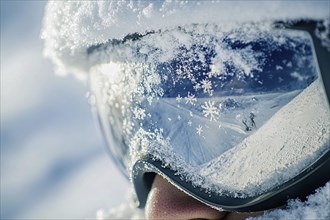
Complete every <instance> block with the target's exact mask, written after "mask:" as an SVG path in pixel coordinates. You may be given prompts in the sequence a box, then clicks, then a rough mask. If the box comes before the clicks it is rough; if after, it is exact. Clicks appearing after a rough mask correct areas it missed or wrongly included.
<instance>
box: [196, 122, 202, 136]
mask: <svg viewBox="0 0 330 220" xmlns="http://www.w3.org/2000/svg"><path fill="white" fill-rule="evenodd" d="M202 132H203V127H202V126H201V125H198V127H197V128H196V134H198V135H199V136H201V134H202Z"/></svg>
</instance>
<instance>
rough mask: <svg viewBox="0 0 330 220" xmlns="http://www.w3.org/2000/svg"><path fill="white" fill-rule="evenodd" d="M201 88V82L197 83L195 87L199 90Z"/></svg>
mask: <svg viewBox="0 0 330 220" xmlns="http://www.w3.org/2000/svg"><path fill="white" fill-rule="evenodd" d="M200 88H201V84H199V83H196V85H194V89H195V91H196V92H197V91H198V90H199V89H200Z"/></svg>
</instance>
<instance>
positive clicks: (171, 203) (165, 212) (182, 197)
mask: <svg viewBox="0 0 330 220" xmlns="http://www.w3.org/2000/svg"><path fill="white" fill-rule="evenodd" d="M226 215H227V212H220V211H217V210H215V209H213V208H211V207H209V206H207V205H205V204H203V203H201V202H199V201H198V200H196V199H194V198H192V197H191V196H189V195H187V194H186V193H184V192H182V191H181V190H179V189H177V188H176V187H175V186H173V185H172V184H171V183H169V182H168V181H167V180H166V179H164V178H163V177H161V176H160V175H156V176H155V179H154V182H153V184H152V187H151V191H150V192H149V195H148V199H147V204H146V217H147V219H157V220H158V219H223V218H225V217H226Z"/></svg>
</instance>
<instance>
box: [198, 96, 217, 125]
mask: <svg viewBox="0 0 330 220" xmlns="http://www.w3.org/2000/svg"><path fill="white" fill-rule="evenodd" d="M201 107H202V109H203V114H204V117H206V118H207V117H210V121H213V120H214V121H216V117H217V116H219V112H218V109H217V107H216V106H214V102H211V101H210V100H209V101H208V102H204V105H202V106H201Z"/></svg>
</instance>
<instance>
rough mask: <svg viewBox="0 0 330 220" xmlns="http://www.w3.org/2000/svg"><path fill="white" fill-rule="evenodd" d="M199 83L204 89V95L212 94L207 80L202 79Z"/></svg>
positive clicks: (210, 84) (210, 85) (209, 82)
mask: <svg viewBox="0 0 330 220" xmlns="http://www.w3.org/2000/svg"><path fill="white" fill-rule="evenodd" d="M201 83H202V85H201V87H202V88H203V89H204V93H209V94H212V92H213V91H212V83H211V81H210V80H207V79H203V80H202V81H201Z"/></svg>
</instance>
